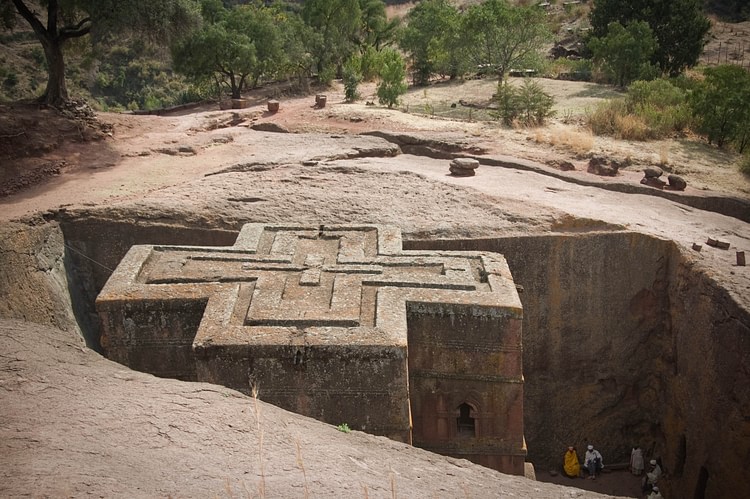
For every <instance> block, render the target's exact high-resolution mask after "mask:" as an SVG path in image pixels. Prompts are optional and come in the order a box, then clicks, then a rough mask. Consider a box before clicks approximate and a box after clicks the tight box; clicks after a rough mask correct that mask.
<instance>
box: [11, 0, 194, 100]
mask: <svg viewBox="0 0 750 499" xmlns="http://www.w3.org/2000/svg"><path fill="white" fill-rule="evenodd" d="M42 3H43V5H44V7H45V8H46V9H45V13H44V14H39V13H38V12H37V11H36V10H35V9H34V7H35V5H34V4H32V3H30V2H27V1H24V0H0V13H2V16H1V17H2V20H3V22H4V24H5V26H6V27H8V28H11V27H13V25H14V23H15V20H16V16H14V15H10V14H11V11H12V9H13V8H14V7H15V10H16V11H17V12H18V14H19V15H20V16H21V18H22V19H23V20H24V21H25V22H27V23H28V24H29V26H30V27H31V28H32V29H33V31H34V33H35V35H36V37H37V40H38V41H39V43H40V45H41V46H42V48H43V49H44V57H45V60H46V63H47V69H46V72H47V76H48V78H47V86H46V89H45V91H44V94H43V95H42V96H41V97H40V98H39V100H40V101H42V102H45V103H47V104H50V105H53V106H56V105H60V104H62V103H64V102H65V101H67V100H68V89H67V82H66V79H65V52H64V50H63V49H64V48H65V47H66V46H67V45H70V41H71V40H74V39H76V38H81V37H84V36H86V35H88V34H89V33H91V32H92V29H95V32H96V35H97V36H96V37H95V41H96V42H99V43H104V42H107V41H110V40H111V39H112V38H113V37H114V36H115V35H117V34H121V33H123V32H130V33H135V32H141V33H145V34H147V36H148V37H150V38H152V39H154V40H156V39H161V40H165V39H169V38H170V36H171V35H173V34H174V32H173V30H177V29H184V28H189V27H190V26H191V25H192V24H193V23H194V22H195V21H196V20H197V17H198V16H197V14H198V13H197V9H196V5H195V4H194V3H193V2H192V1H191V0H165V1H161V2H153V1H146V0H130V1H128V2H121V1H117V0H98V1H79V2H75V1H65V0H48V1H46V2H42Z"/></svg>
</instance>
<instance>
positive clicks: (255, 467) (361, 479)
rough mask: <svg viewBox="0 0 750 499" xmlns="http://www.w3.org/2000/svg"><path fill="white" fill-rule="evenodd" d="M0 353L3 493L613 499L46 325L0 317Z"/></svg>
mask: <svg viewBox="0 0 750 499" xmlns="http://www.w3.org/2000/svg"><path fill="white" fill-rule="evenodd" d="M0 352H2V355H1V356H0V394H2V402H3V403H2V404H0V420H1V421H2V425H0V468H1V469H2V470H3V480H2V484H0V492H2V495H4V496H9V497H18V496H25V495H31V496H51V497H63V496H65V497H68V496H75V497H79V496H100V497H166V496H172V497H244V496H261V497H302V496H304V495H306V494H309V495H310V496H311V497H393V496H397V497H446V498H448V497H466V496H468V497H501V496H510V495H515V496H517V497H536V498H542V499H545V498H549V499H553V498H555V499H556V498H560V497H572V498H576V497H577V498H596V497H605V496H603V495H601V494H596V493H592V492H584V491H581V490H577V489H572V488H567V487H559V486H556V485H551V484H545V483H540V482H532V481H529V480H526V479H524V478H520V477H512V476H509V475H503V474H500V473H498V472H495V471H492V470H490V469H488V468H484V467H482V466H478V465H475V464H472V463H470V462H468V461H465V460H457V459H452V458H444V457H441V456H438V455H436V454H432V453H429V452H426V451H423V450H420V449H417V448H414V447H411V446H408V445H406V444H402V443H398V442H394V441H392V440H389V439H387V438H385V437H374V436H371V435H368V434H365V433H361V432H351V433H342V432H340V431H338V430H337V429H336V428H335V427H333V426H330V425H325V424H323V423H319V422H317V421H315V420H312V419H309V418H305V417H302V416H298V415H295V414H292V413H290V412H287V411H284V410H282V409H279V408H277V407H274V406H272V405H268V404H265V403H264V402H262V401H261V400H262V398H263V389H262V387H261V389H260V399H261V400H255V399H253V398H251V397H246V396H244V395H242V394H240V393H239V392H235V391H233V390H230V389H227V388H223V387H219V386H216V385H209V384H206V383H186V382H180V381H175V380H168V379H161V378H156V377H154V376H151V375H148V374H142V373H138V372H134V371H130V370H129V369H127V368H124V367H123V366H121V365H119V364H116V363H114V362H111V361H109V360H106V359H104V358H102V357H101V356H99V355H98V354H96V353H94V352H92V351H91V350H89V349H87V348H86V347H85V346H83V344H82V342H81V341H80V339H78V338H77V337H76V336H75V335H73V334H69V333H64V332H63V331H60V330H57V329H53V328H49V327H45V326H40V325H35V324H31V323H28V322H21V321H9V320H0Z"/></svg>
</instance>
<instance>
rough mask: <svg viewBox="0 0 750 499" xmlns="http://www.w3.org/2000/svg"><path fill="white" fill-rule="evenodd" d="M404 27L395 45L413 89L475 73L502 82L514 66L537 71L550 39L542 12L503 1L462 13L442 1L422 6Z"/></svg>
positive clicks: (488, 1) (488, 0)
mask: <svg viewBox="0 0 750 499" xmlns="http://www.w3.org/2000/svg"><path fill="white" fill-rule="evenodd" d="M407 21H408V24H407V27H406V28H405V29H404V30H403V32H402V35H401V38H400V41H399V43H400V46H401V48H402V49H403V50H404V51H405V52H406V53H407V54H409V56H410V58H411V62H412V67H413V69H414V71H415V75H414V83H415V84H416V85H426V84H427V83H428V82H429V80H430V78H431V77H432V76H433V75H435V74H441V75H447V76H449V77H450V78H451V79H453V78H456V77H459V76H464V75H465V74H467V73H469V72H476V71H477V69H480V68H481V69H482V70H483V71H484V72H492V73H494V74H497V75H498V79H499V80H502V79H503V77H504V76H505V74H506V73H507V72H508V71H509V70H510V69H511V68H512V67H513V66H516V65H518V66H522V67H524V68H530V67H535V66H536V67H538V66H540V65H541V60H542V56H541V49H542V47H543V45H544V44H545V43H547V42H548V41H550V40H551V38H552V33H551V31H550V30H549V27H548V25H547V19H546V16H545V13H544V11H543V10H542V9H540V8H539V7H538V6H533V5H532V6H523V5H511V3H510V2H508V1H507V0H485V1H484V2H482V3H479V4H474V5H472V6H470V7H469V8H468V9H467V10H466V11H465V12H459V11H458V10H457V9H456V7H454V6H453V4H452V3H450V2H448V1H447V0H425V1H424V2H421V3H419V4H418V5H417V6H416V7H415V8H414V9H413V10H412V11H411V12H410V13H409V16H408V18H407ZM472 68H473V69H472Z"/></svg>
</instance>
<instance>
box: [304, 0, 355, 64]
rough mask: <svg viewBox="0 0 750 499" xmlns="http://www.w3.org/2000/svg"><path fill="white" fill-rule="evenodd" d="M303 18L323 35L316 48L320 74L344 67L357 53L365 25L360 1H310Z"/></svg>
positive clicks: (315, 53)
mask: <svg viewBox="0 0 750 499" xmlns="http://www.w3.org/2000/svg"><path fill="white" fill-rule="evenodd" d="M302 18H303V19H304V21H305V23H307V25H308V26H310V27H312V28H313V29H315V30H316V31H317V32H318V33H319V34H320V38H319V39H318V41H319V43H318V44H316V45H315V46H313V47H312V52H313V55H314V57H315V61H316V66H317V69H318V73H320V72H322V71H323V70H324V69H325V68H326V67H330V66H334V67H338V66H340V65H341V64H343V62H344V61H345V60H346V59H348V58H349V56H350V55H351V54H352V53H353V52H354V48H355V43H356V41H357V30H358V29H359V28H360V22H361V11H360V8H359V0H306V1H305V3H304V4H303V6H302Z"/></svg>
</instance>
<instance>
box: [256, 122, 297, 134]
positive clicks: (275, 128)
mask: <svg viewBox="0 0 750 499" xmlns="http://www.w3.org/2000/svg"><path fill="white" fill-rule="evenodd" d="M250 128H252V129H253V130H255V131H257V132H274V133H289V129H288V128H286V127H285V126H282V125H279V124H278V123H272V122H270V121H264V122H262V123H255V124H254V125H253V126H251V127H250Z"/></svg>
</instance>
